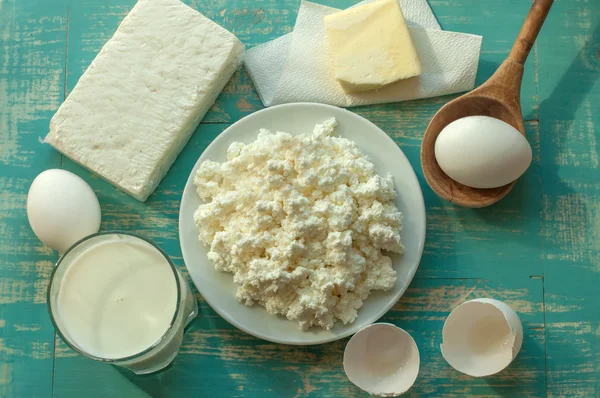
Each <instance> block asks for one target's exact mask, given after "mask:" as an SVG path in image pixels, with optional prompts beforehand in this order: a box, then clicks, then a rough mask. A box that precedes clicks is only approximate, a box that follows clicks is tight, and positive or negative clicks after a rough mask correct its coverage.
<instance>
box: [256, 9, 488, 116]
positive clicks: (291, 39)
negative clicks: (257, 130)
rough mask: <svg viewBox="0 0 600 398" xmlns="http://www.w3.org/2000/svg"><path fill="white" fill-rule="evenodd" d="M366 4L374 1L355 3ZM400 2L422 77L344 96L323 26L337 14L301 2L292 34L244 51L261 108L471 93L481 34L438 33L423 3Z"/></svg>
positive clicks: (366, 102) (361, 102)
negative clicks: (421, 70)
mask: <svg viewBox="0 0 600 398" xmlns="http://www.w3.org/2000/svg"><path fill="white" fill-rule="evenodd" d="M371 1H375V0H367V1H365V2H363V3H359V4H364V3H367V2H371ZM405 3H406V4H405ZM400 4H401V7H402V10H403V12H404V14H405V18H406V20H407V22H408V23H409V25H410V26H411V27H410V30H411V35H412V37H413V41H414V42H415V47H416V49H417V52H418V54H419V58H420V59H421V64H422V67H423V73H422V74H421V76H419V77H415V78H411V79H407V80H403V81H400V82H398V83H394V84H392V85H390V86H388V87H385V88H383V89H381V90H377V91H371V92H364V93H356V94H346V93H345V92H344V91H343V90H342V89H341V87H340V85H339V83H338V82H337V80H336V79H335V74H334V70H333V64H332V62H331V57H330V54H329V50H328V48H327V37H326V33H325V25H324V22H323V18H324V17H325V16H326V15H329V14H331V13H334V12H337V11H339V10H338V9H336V8H331V7H326V6H323V5H319V4H314V3H310V2H306V1H303V2H302V3H301V5H300V10H299V11H298V17H297V19H296V25H295V27H294V31H293V32H292V33H290V34H287V35H284V36H282V37H280V38H278V39H275V40H273V41H271V42H268V43H265V44H262V45H259V46H256V47H254V48H251V49H250V50H248V51H247V53H246V58H245V64H246V69H247V70H248V72H249V73H250V76H251V77H252V79H253V81H254V84H255V85H256V87H257V90H258V92H259V95H260V97H261V100H262V102H263V104H264V105H265V106H271V105H277V104H283V103H288V102H321V103H326V104H331V105H337V106H343V107H351V106H357V105H367V104H376V103H384V102H396V101H405V100H410V99H416V98H427V97H434V96H439V95H445V94H451V93H456V92H461V91H467V90H470V89H472V88H473V86H474V84H475V75H476V74H477V64H478V62H479V52H480V48H481V36H475V35H469V34H464V33H455V32H446V31H442V30H439V24H438V23H437V21H436V20H435V17H434V16H433V13H432V12H431V9H430V8H429V6H428V5H427V2H426V1H425V0H418V1H415V0H412V1H411V0H400ZM417 26H428V27H431V28H429V29H426V28H422V27H421V28H419V27H417Z"/></svg>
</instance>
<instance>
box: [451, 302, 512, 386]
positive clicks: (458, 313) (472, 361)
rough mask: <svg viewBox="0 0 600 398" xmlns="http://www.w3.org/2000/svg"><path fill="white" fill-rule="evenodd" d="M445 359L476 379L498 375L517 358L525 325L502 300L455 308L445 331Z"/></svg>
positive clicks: (455, 367) (464, 304)
mask: <svg viewBox="0 0 600 398" xmlns="http://www.w3.org/2000/svg"><path fill="white" fill-rule="evenodd" d="M442 338H443V343H442V345H441V346H440V349H441V350H442V356H443V357H444V359H445V360H446V361H447V362H448V363H449V364H450V366H452V367H453V368H454V369H456V370H458V371H459V372H462V373H464V374H467V375H469V376H474V377H484V376H490V375H493V374H496V373H498V372H500V371H501V370H503V369H504V368H506V367H507V366H508V365H510V363H511V362H512V361H513V359H515V357H516V356H517V354H518V353H519V350H520V349H521V345H522V343H523V325H522V324H521V320H520V319H519V316H518V315H517V313H516V312H515V311H513V309H512V308H510V307H509V306H508V305H506V304H504V303H503V302H501V301H498V300H494V299H487V298H484V299H475V300H471V301H467V302H465V303H463V304H461V305H459V306H458V307H456V308H455V309H454V310H453V311H452V312H451V313H450V315H449V316H448V318H447V319H446V322H445V323H444V329H443V331H442Z"/></svg>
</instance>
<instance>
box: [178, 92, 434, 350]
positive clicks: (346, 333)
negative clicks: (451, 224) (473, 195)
mask: <svg viewBox="0 0 600 398" xmlns="http://www.w3.org/2000/svg"><path fill="white" fill-rule="evenodd" d="M297 106H308V107H316V108H325V109H332V110H335V111H336V112H342V113H346V114H348V115H349V116H350V117H358V118H361V119H363V120H364V121H366V122H367V123H368V124H370V125H371V126H372V127H373V128H374V129H376V130H378V131H379V132H380V133H381V134H383V136H385V139H386V140H387V141H388V142H389V143H390V144H391V145H393V146H395V147H396V148H397V149H398V150H399V151H400V154H401V155H402V156H403V157H404V159H405V160H406V162H407V163H408V165H409V166H410V173H411V177H412V178H413V179H414V181H415V182H416V184H417V186H418V187H419V190H418V199H419V201H418V203H419V205H420V207H421V212H420V213H421V217H422V219H423V231H422V234H421V236H419V245H418V247H417V249H416V254H417V258H418V261H417V265H416V266H415V267H413V269H412V270H411V271H410V273H409V274H408V278H407V283H406V284H405V286H404V288H403V289H401V290H400V291H399V292H398V293H396V296H395V297H393V298H392V299H391V300H390V301H389V303H388V304H387V305H386V306H385V307H382V308H381V310H379V311H377V312H376V313H375V314H374V315H373V316H370V317H369V318H368V319H367V321H366V324H364V325H362V326H354V325H356V324H349V325H347V326H348V328H347V330H345V331H344V332H342V333H339V334H334V335H331V336H328V337H324V338H322V339H318V340H314V341H301V340H297V339H292V340H290V339H287V340H286V339H280V338H274V337H271V336H266V335H263V334H261V333H259V332H256V331H254V330H252V329H249V328H246V327H245V326H244V325H243V324H242V323H240V322H239V321H237V320H236V319H234V318H233V317H231V316H230V315H229V314H228V313H227V312H226V311H222V310H221V309H220V308H219V307H218V306H216V305H214V304H213V303H212V299H209V298H207V297H206V296H205V295H204V294H203V293H202V292H201V291H200V289H199V288H198V285H197V284H196V282H195V281H194V279H193V278H192V276H191V272H190V269H189V267H188V265H187V262H186V259H185V249H184V243H183V242H184V241H183V239H182V227H181V225H182V220H183V205H184V201H185V200H184V199H185V197H186V196H187V192H188V190H190V189H191V190H193V191H194V193H195V187H194V171H195V170H197V168H198V166H199V164H200V163H201V162H203V161H205V160H207V159H204V158H203V157H204V155H205V154H206V153H209V150H210V149H211V147H212V146H215V145H216V142H217V141H219V140H220V139H222V137H223V136H224V135H225V133H227V132H228V131H229V130H231V129H233V128H234V127H235V126H236V125H238V124H239V123H241V122H242V121H243V120H246V119H247V118H252V117H256V115H257V114H261V113H267V112H272V111H273V110H274V109H284V108H294V107H297ZM177 221H178V238H179V246H180V249H181V256H182V259H183V263H184V266H185V268H186V270H187V271H188V273H189V274H190V279H191V280H192V282H193V284H194V286H195V287H196V290H198V292H199V293H200V294H201V295H202V298H203V299H204V301H206V303H207V304H208V305H209V306H210V307H211V308H212V309H213V311H215V312H216V313H217V314H218V315H219V316H220V317H221V318H223V319H224V320H225V321H227V322H228V323H229V324H231V325H232V326H234V327H235V328H237V329H239V330H241V331H243V332H245V333H247V334H249V335H251V336H254V337H256V338H259V339H261V340H265V341H269V342H272V343H276V344H284V345H294V346H309V345H319V344H325V343H330V342H333V341H337V340H341V339H343V338H346V337H348V336H350V335H353V334H354V333H356V332H358V331H359V330H360V329H362V328H363V327H367V326H369V325H372V324H373V323H375V322H377V320H379V319H380V318H381V317H383V316H384V315H385V314H386V313H387V312H388V311H389V310H390V309H391V308H392V307H393V306H394V305H396V303H397V302H398V301H399V300H400V298H401V297H402V296H403V295H404V293H406V290H407V289H408V287H409V286H410V284H411V283H412V281H413V279H414V276H415V274H416V272H417V270H418V269H419V265H420V263H421V260H422V259H423V251H424V249H425V239H426V234H427V217H426V208H425V200H424V197H423V189H422V188H421V184H420V183H419V179H418V177H417V174H416V172H415V169H414V167H413V166H412V164H411V163H410V161H409V160H408V158H407V157H406V155H405V154H404V151H402V148H400V146H399V145H398V144H397V143H396V142H395V141H394V140H393V139H392V138H391V137H390V136H389V135H388V134H387V133H386V132H385V131H383V130H382V129H381V128H380V127H379V126H377V125H376V124H375V123H373V122H371V121H370V120H369V119H367V118H365V117H363V116H361V115H359V114H356V113H354V112H351V111H349V110H347V109H344V108H340V107H337V106H333V105H328V104H321V103H315V102H294V103H288V104H281V105H274V106H271V107H268V108H263V109H260V110H258V111H256V112H253V113H250V114H248V115H246V116H244V117H242V118H240V119H239V120H237V121H236V122H234V123H232V124H231V125H230V126H228V127H227V128H226V129H225V130H223V131H221V132H220V133H219V134H218V135H217V136H216V137H215V138H214V139H213V140H212V141H211V142H210V144H208V146H207V147H206V148H205V149H204V150H203V151H202V153H201V154H200V156H199V157H198V160H196V162H195V163H194V165H193V166H192V169H191V170H190V173H189V175H188V178H187V179H186V182H185V186H184V188H183V191H182V194H181V200H180V203H179V216H178V218H177ZM240 305H243V304H241V303H240ZM262 309H263V310H264V308H262ZM272 316H275V315H272ZM290 322H292V321H290Z"/></svg>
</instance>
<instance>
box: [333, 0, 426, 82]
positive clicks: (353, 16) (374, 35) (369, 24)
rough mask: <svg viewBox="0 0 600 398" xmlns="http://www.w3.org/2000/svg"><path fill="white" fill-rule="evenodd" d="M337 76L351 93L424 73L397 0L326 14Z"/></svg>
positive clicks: (381, 1) (381, 0)
mask: <svg viewBox="0 0 600 398" xmlns="http://www.w3.org/2000/svg"><path fill="white" fill-rule="evenodd" d="M325 29H326V31H327V38H328V41H329V49H330V52H331V54H332V55H333V64H334V68H335V76H336V78H337V80H338V81H339V82H340V85H341V86H342V88H343V90H344V91H345V92H347V93H352V92H360V91H368V90H374V89H377V88H380V87H383V86H385V85H386V84H390V83H393V82H395V81H398V80H400V79H407V78H409V77H413V76H418V75H420V74H421V63H420V62H419V57H418V56H417V51H416V50H415V46H414V44H413V41H412V38H411V37H410V32H409V30H408V27H407V26H406V21H405V20H404V15H402V10H401V9H400V5H399V4H398V1H397V0H379V1H376V2H374V3H369V4H365V5H363V6H358V7H353V8H349V9H347V10H344V11H340V12H337V13H335V14H331V15H327V16H326V17H325Z"/></svg>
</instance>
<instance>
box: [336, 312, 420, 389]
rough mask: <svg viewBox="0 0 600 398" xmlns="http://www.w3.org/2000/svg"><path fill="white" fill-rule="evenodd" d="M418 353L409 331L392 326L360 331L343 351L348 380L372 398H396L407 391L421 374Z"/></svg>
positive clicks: (379, 325) (374, 327) (387, 324)
mask: <svg viewBox="0 0 600 398" xmlns="http://www.w3.org/2000/svg"><path fill="white" fill-rule="evenodd" d="M419 365H420V358H419V349H418V348H417V344H416V343H415V341H414V340H413V338H412V337H411V336H410V334H408V333H407V332H406V331H404V330H402V329H400V328H399V327H397V326H395V325H392V324H390V323H375V324H373V325H370V326H367V327H365V328H362V329H361V330H359V331H358V332H357V333H356V334H355V335H354V336H352V338H351V339H350V341H349V342H348V344H347V345H346V349H345V351H344V371H345V372H346V376H348V379H349V380H350V381H351V382H352V383H353V384H354V385H356V386H357V387H359V388H360V389H362V390H364V391H366V392H368V393H369V394H373V395H379V396H382V397H395V396H398V395H401V394H403V393H405V392H406V391H408V389H409V388H410V387H412V385H413V384H414V382H415V380H416V379H417V375H418V374H419Z"/></svg>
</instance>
